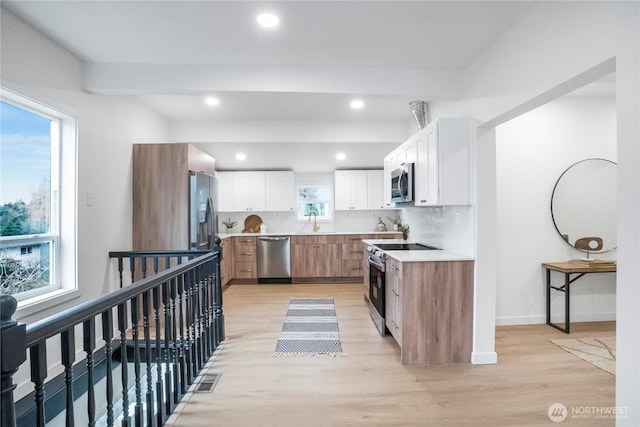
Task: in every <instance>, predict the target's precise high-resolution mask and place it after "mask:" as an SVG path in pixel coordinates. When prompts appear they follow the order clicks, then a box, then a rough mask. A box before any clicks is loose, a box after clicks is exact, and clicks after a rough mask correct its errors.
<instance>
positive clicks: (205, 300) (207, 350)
mask: <svg viewBox="0 0 640 427" xmlns="http://www.w3.org/2000/svg"><path fill="white" fill-rule="evenodd" d="M209 283H210V282H209V277H208V275H205V276H204V278H203V280H202V306H203V320H204V322H203V333H204V342H203V345H202V347H203V350H204V363H207V360H208V359H209V356H211V352H212V350H211V335H210V333H211V328H210V327H209V321H210V317H209V314H210V312H209V310H210V308H211V306H210V305H209Z"/></svg>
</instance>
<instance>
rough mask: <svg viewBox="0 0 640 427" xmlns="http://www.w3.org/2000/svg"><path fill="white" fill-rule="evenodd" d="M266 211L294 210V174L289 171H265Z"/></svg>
mask: <svg viewBox="0 0 640 427" xmlns="http://www.w3.org/2000/svg"><path fill="white" fill-rule="evenodd" d="M265 178H266V190H267V193H266V195H267V202H266V203H267V206H266V210H267V211H293V210H294V207H295V205H294V203H295V202H294V187H295V186H294V182H295V179H294V174H293V172H291V171H281V172H266V173H265Z"/></svg>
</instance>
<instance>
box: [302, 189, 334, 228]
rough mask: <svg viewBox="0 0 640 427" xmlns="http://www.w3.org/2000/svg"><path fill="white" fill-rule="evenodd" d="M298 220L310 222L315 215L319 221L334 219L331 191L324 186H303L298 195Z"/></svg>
mask: <svg viewBox="0 0 640 427" xmlns="http://www.w3.org/2000/svg"><path fill="white" fill-rule="evenodd" d="M296 200H297V209H296V211H297V213H298V218H297V219H298V220H305V221H306V220H308V219H309V217H310V216H311V215H313V214H315V215H316V218H317V219H318V220H331V219H333V209H332V207H331V204H330V201H331V189H330V188H329V187H327V186H323V185H301V186H299V187H298V193H297V199H296Z"/></svg>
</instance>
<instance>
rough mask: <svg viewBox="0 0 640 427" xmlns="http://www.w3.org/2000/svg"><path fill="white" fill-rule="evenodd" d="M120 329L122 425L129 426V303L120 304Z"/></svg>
mask: <svg viewBox="0 0 640 427" xmlns="http://www.w3.org/2000/svg"><path fill="white" fill-rule="evenodd" d="M118 330H119V331H120V373H121V379H122V427H129V426H130V425H131V419H130V418H129V373H128V366H127V365H128V364H129V361H128V358H127V304H126V303H122V304H120V305H119V306H118Z"/></svg>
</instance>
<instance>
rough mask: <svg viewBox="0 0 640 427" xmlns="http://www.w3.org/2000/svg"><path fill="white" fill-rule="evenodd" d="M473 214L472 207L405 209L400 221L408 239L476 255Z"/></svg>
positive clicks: (451, 250)
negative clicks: (407, 234) (405, 225)
mask: <svg viewBox="0 0 640 427" xmlns="http://www.w3.org/2000/svg"><path fill="white" fill-rule="evenodd" d="M474 212H475V211H474V208H473V206H437V207H406V208H403V209H402V222H403V224H407V225H409V240H412V241H415V242H420V243H425V244H429V245H433V246H436V247H439V248H442V249H445V250H447V251H450V252H455V253H460V254H464V255H469V256H475V243H474V242H475V216H474V215H475V214H474Z"/></svg>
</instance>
